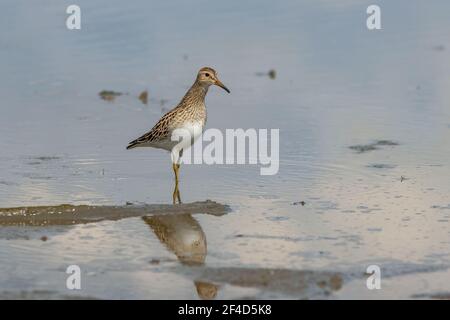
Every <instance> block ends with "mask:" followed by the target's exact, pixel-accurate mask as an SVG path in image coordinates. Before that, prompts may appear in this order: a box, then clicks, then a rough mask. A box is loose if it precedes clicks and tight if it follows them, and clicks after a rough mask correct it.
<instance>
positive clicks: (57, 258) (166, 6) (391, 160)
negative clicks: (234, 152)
mask: <svg viewBox="0 0 450 320" xmlns="http://www.w3.org/2000/svg"><path fill="white" fill-rule="evenodd" d="M44 2H45V5H44V4H43V3H39V4H37V3H32V2H30V1H14V2H9V3H7V4H3V5H2V12H1V13H0V17H1V19H0V43H1V46H2V48H6V49H3V50H0V69H1V70H2V72H1V76H0V93H1V97H2V103H1V104H0V128H1V136H2V138H1V139H0V150H2V152H1V153H0V172H1V175H0V203H1V207H2V208H6V207H19V206H39V205H59V204H62V203H70V204H74V205H80V204H89V205H124V204H125V203H126V202H127V201H128V202H133V203H148V204H165V203H170V202H171V199H172V188H173V185H172V184H173V181H172V179H173V177H172V172H171V167H170V162H169V161H170V160H169V155H168V154H166V153H164V152H162V151H160V150H149V149H145V150H142V149H138V150H129V151H127V150H125V146H126V145H127V143H128V142H129V141H131V140H132V139H134V138H136V137H137V136H138V135H139V134H141V133H144V132H145V131H146V130H147V129H149V128H150V127H151V126H152V125H153V123H154V122H155V121H156V120H157V119H158V118H159V117H160V116H161V115H162V114H163V113H164V112H165V111H166V110H168V109H170V108H171V107H172V106H174V105H175V104H176V103H177V102H178V101H179V99H180V98H181V97H182V95H183V94H184V92H185V91H186V89H187V88H188V87H189V86H190V85H191V83H192V81H193V78H194V75H195V73H196V72H197V69H198V68H199V67H201V66H205V65H210V66H213V67H214V68H215V69H216V70H218V72H219V76H220V78H221V80H222V81H223V82H224V83H225V84H226V85H227V86H228V87H229V88H230V89H231V90H232V93H231V94H230V95H228V94H226V93H225V92H224V91H222V90H220V89H217V88H212V89H211V90H210V92H209V94H208V98H207V106H208V127H209V128H219V129H225V128H279V129H280V170H279V173H278V174H277V175H275V176H261V175H259V167H258V166H256V165H234V166H233V165H229V166H208V165H191V166H183V167H182V169H181V196H182V199H183V201H185V202H193V201H204V200H206V199H211V200H214V201H217V202H220V203H223V204H227V205H230V206H231V208H232V211H231V212H230V213H228V214H227V215H224V216H221V217H215V216H211V215H204V214H201V212H199V214H198V215H193V216H190V218H189V217H187V218H186V217H185V218H180V219H179V220H178V219H177V218H174V220H175V221H159V222H158V223H156V224H155V225H158V226H160V227H161V226H162V227H161V228H162V229H161V228H156V229H155V227H152V224H151V223H150V224H149V223H148V222H147V223H146V221H144V220H143V219H141V218H129V219H124V220H120V221H101V222H98V223H94V224H86V225H74V226H49V227H17V226H1V227H0V291H3V293H1V292H0V298H8V297H11V298H17V297H24V296H25V297H45V298H48V297H50V298H52V297H54V298H61V297H63V298H64V297H67V296H74V295H75V296H83V297H91V298H198V297H199V298H208V297H210V298H211V297H216V298H241V297H257V298H272V297H274V298H278V297H290V298H298V297H307V298H316V297H319V298H322V297H331V298H358V297H367V298H372V297H373V298H383V297H385V298H398V297H403V298H417V297H430V295H433V293H442V292H448V291H450V287H449V285H448V283H449V280H450V275H449V272H448V270H449V267H450V257H449V254H450V250H449V244H450V230H449V227H448V221H449V218H450V197H449V194H450V179H449V177H450V167H449V163H450V148H449V142H450V108H449V101H450V94H449V92H450V91H449V90H448V88H449V86H450V80H449V79H450V78H449V77H448V69H449V67H450V40H449V39H450V20H449V19H448V12H449V10H450V3H449V2H448V1H444V0H442V1H433V3H432V4H430V3H426V2H424V1H406V0H404V1H395V2H392V1H378V4H379V5H380V6H381V8H382V26H383V29H382V30H380V31H368V30H367V28H366V26H365V18H366V14H365V10H366V8H367V6H368V5H369V4H372V3H371V2H370V1H351V0H348V1H340V2H339V4H337V3H336V2H335V1H331V0H330V1H328V0H323V1H309V2H306V1H305V2H301V3H300V2H299V1H284V2H283V3H282V4H281V3H280V4H277V3H275V2H273V1H258V2H247V3H243V4H241V3H240V4H239V5H231V4H230V3H228V2H222V3H220V2H217V3H211V2H210V1H194V4H192V5H190V6H185V5H183V4H184V2H182V1H175V2H174V1H171V2H170V3H150V2H149V1H144V0H139V1H133V3H132V4H127V5H125V4H124V2H123V1H118V0H116V1H103V0H101V1H100V0H99V1H95V2H92V1H86V0H79V1H77V4H78V5H79V6H80V7H81V8H82V19H83V20H82V29H81V30H80V31H69V30H67V29H66V28H65V25H64V20H65V17H66V14H65V8H66V5H68V4H69V3H67V4H65V3H60V1H51V0H46V1H44ZM197 8H201V10H197ZM271 69H274V70H276V77H275V79H271V77H269V76H264V74H265V73H267V72H269V70H271ZM102 90H114V91H118V92H123V93H126V94H124V95H121V96H118V97H116V98H115V99H114V101H105V100H102V99H100V97H99V96H98V93H99V92H100V91H102ZM143 90H148V92H149V102H148V104H147V105H145V104H142V102H141V101H140V100H139V99H138V98H137V97H138V95H139V94H140V93H141V92H142V91H143ZM383 140H384V141H392V142H395V143H398V145H390V144H389V143H384V144H377V143H376V142H377V141H383ZM352 146H375V148H370V147H369V148H362V149H361V148H351V147H352ZM372 149H374V150H372ZM301 201H304V202H305V204H304V205H303V206H302V205H301V204H299V203H300V202H301ZM294 203H295V204H294ZM157 230H159V231H157ZM158 232H159V233H158ZM42 237H46V238H44V239H46V241H43V240H42ZM185 243H188V244H191V243H193V244H198V245H200V247H201V248H200V249H201V250H200V253H198V252H197V253H196V254H195V255H194V257H195V259H194V260H195V261H196V263H194V265H192V263H189V261H188V262H187V263H186V257H185V255H183V252H185V253H186V252H187V253H189V250H188V249H186V248H184V247H183V244H185ZM177 244H178V245H177ZM180 248H181V249H180ZM199 255H200V257H199ZM188 256H189V255H188ZM188 260H189V259H188ZM70 264H77V265H79V266H80V267H81V270H82V272H83V282H82V287H83V290H81V291H76V292H73V291H69V290H67V289H66V287H65V280H66V277H67V275H66V274H65V270H66V268H67V266H68V265H70ZM371 264H376V265H379V266H380V267H381V270H382V279H384V278H386V285H383V284H384V283H385V282H382V283H383V284H382V289H381V290H367V288H366V277H365V276H364V272H365V271H366V268H367V266H368V265H371ZM230 267H233V268H251V269H254V270H259V272H260V273H257V274H261V277H267V275H266V273H265V272H266V271H264V270H267V269H270V270H278V269H288V271H289V272H297V275H298V274H302V275H303V273H302V272H306V271H308V270H311V271H313V272H316V273H317V277H319V278H320V277H321V276H322V273H321V272H329V273H338V274H339V275H340V277H342V279H343V281H344V282H343V286H342V288H340V287H339V288H337V287H335V288H334V289H333V290H331V291H327V290H319V291H317V290H316V289H317V288H316V287H315V286H314V285H307V286H306V289H305V288H303V289H302V287H301V286H297V287H295V288H294V289H292V288H287V289H286V290H280V289H279V287H280V284H279V286H277V285H276V284H275V285H266V286H264V285H258V284H257V281H253V282H252V283H251V284H249V285H248V286H245V285H237V283H236V281H235V280H233V277H232V276H231V275H230V276H227V274H230V272H229V269H228V268H230ZM213 269H214V270H216V271H217V270H219V271H217V272H216V271H211V270H213ZM220 270H222V271H223V272H220ZM237 272H238V271H237ZM255 272H257V271H255ZM231 273H233V272H231ZM217 274H220V276H217ZM269 274H270V272H269ZM281 274H284V273H281ZM289 274H290V273H289ZM244 275H245V273H244ZM292 277H297V276H292ZM299 277H300V278H301V277H302V276H299ZM269 278H270V276H269ZM278 280H279V281H280V283H281V286H282V284H283V281H282V276H281V275H280V273H276V272H275V273H274V274H273V276H272V278H270V281H269V283H272V282H275V283H276V282H277V281H278ZM383 281H384V280H383ZM163 289H164V290H163ZM291 289H292V290H291Z"/></svg>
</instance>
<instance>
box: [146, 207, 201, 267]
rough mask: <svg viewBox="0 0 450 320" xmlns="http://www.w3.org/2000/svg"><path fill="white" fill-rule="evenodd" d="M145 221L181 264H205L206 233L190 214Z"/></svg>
mask: <svg viewBox="0 0 450 320" xmlns="http://www.w3.org/2000/svg"><path fill="white" fill-rule="evenodd" d="M143 219H144V221H145V222H146V223H147V224H148V225H149V226H150V228H152V230H153V231H154V232H155V234H156V236H157V237H158V239H159V240H160V241H161V242H162V243H164V244H165V245H166V247H167V248H168V249H169V250H170V251H172V252H173V253H175V255H176V256H177V257H178V259H179V260H180V262H181V263H183V264H187V265H199V264H203V263H204V262H205V258H206V249H207V248H206V237H205V233H204V232H203V230H202V228H201V226H200V224H199V223H198V222H197V220H195V219H194V218H193V217H192V216H191V215H190V214H182V215H161V216H151V217H144V218H143Z"/></svg>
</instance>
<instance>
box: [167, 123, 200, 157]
mask: <svg viewBox="0 0 450 320" xmlns="http://www.w3.org/2000/svg"><path fill="white" fill-rule="evenodd" d="M202 132H203V122H200V121H198V122H189V123H186V124H184V125H183V127H181V128H178V129H176V130H175V131H174V132H172V137H173V138H175V141H174V145H173V147H174V148H176V149H177V150H178V151H179V150H181V149H187V148H189V147H190V146H191V145H192V144H193V143H194V142H195V141H196V140H197V139H198V138H199V137H200V136H201V135H202ZM177 138H178V139H177ZM177 141H178V142H177Z"/></svg>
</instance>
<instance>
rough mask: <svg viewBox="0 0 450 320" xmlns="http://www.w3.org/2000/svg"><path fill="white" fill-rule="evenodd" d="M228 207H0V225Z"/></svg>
mask: <svg viewBox="0 0 450 320" xmlns="http://www.w3.org/2000/svg"><path fill="white" fill-rule="evenodd" d="M229 210H230V209H229V207H228V206H226V205H223V204H220V203H217V202H215V201H210V200H206V201H197V202H192V203H183V204H177V205H172V204H146V205H124V206H90V205H79V206H74V205H70V204H62V205H58V206H39V207H17V208H0V225H25V226H26V225H29V226H45V225H74V224H84V223H90V222H98V221H102V220H120V219H124V218H131V217H144V216H152V215H170V214H173V215H182V214H197V213H204V214H211V215H215V216H221V215H224V214H226V213H228V212H229Z"/></svg>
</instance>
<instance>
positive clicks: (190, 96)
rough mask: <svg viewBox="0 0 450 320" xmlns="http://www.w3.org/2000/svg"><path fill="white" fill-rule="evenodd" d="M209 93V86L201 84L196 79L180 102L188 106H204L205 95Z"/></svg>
mask: <svg viewBox="0 0 450 320" xmlns="http://www.w3.org/2000/svg"><path fill="white" fill-rule="evenodd" d="M207 93H208V86H204V85H201V84H200V83H198V82H197V81H196V82H194V84H193V85H192V87H191V88H190V89H189V90H188V92H187V93H186V94H185V95H184V97H183V99H182V100H181V103H180V104H181V105H183V106H186V107H189V106H204V105H205V97H206V94H207Z"/></svg>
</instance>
